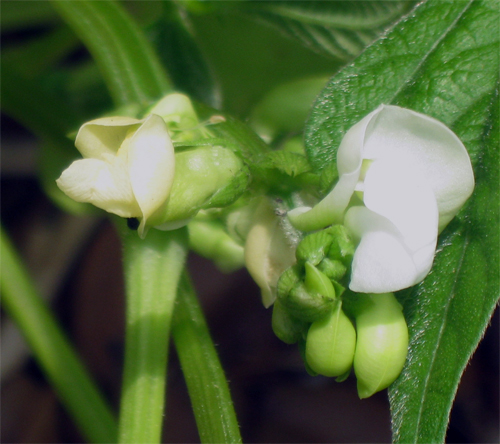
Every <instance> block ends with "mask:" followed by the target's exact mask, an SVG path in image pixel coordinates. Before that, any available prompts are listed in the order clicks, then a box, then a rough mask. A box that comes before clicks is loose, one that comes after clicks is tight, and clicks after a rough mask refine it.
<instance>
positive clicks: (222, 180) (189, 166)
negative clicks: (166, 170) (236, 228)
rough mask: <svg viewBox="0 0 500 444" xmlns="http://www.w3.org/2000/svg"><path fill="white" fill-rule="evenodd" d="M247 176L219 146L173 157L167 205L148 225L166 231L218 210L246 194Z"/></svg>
mask: <svg viewBox="0 0 500 444" xmlns="http://www.w3.org/2000/svg"><path fill="white" fill-rule="evenodd" d="M248 182H249V174H248V170H247V168H246V166H245V165H244V164H243V162H242V161H241V160H240V158H239V157H238V156H237V155H236V154H234V153H233V152H232V151H231V150H229V149H227V148H223V147H220V146H202V147H196V148H194V149H188V150H183V151H180V152H176V153H175V178H174V183H173V185H172V190H171V192H170V196H169V198H168V200H167V201H166V203H165V204H164V205H163V206H162V207H161V208H159V209H158V210H157V211H156V213H154V214H153V215H152V216H151V218H150V220H149V224H150V225H152V226H156V227H157V228H160V229H162V228H164V229H169V225H170V224H172V223H176V222H178V221H187V220H189V219H190V218H192V217H193V216H195V215H196V213H198V211H199V210H200V209H208V208H221V207H225V206H228V205H230V204H231V203H233V202H234V201H235V200H236V199H237V198H238V197H239V196H240V195H241V194H243V192H244V191H245V190H246V188H247V185H248Z"/></svg>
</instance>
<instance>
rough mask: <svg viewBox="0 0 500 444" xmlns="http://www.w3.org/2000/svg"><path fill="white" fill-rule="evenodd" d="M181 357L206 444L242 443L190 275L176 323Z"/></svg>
mask: <svg viewBox="0 0 500 444" xmlns="http://www.w3.org/2000/svg"><path fill="white" fill-rule="evenodd" d="M172 336H173V338H174V343H175V347H176V349H177V354H178V355H179V359H180V362H181V366H182V371H183V373H184V378H185V379H186V383H187V387H188V390H189V396H190V398H191V403H192V405H193V410H194V414H195V418H196V424H197V426H198V433H199V434H200V438H201V442H202V443H240V442H241V436H240V431H239V427H238V421H237V419H236V414H235V412H234V408H233V403H232V401H231V395H230V393H229V387H228V383H227V380H226V378H225V376H224V372H223V370H222V367H221V364H220V361H219V358H218V357H217V352H216V351H215V347H214V344H213V342H212V339H211V338H210V333H209V332H208V328H207V324H206V322H205V319H204V317H203V312H202V310H201V307H200V305H199V302H198V299H197V297H196V294H195V291H194V289H193V286H192V285H191V282H190V280H189V277H188V275H187V273H186V272H185V273H184V274H183V276H182V279H181V283H180V286H179V294H178V302H177V305H176V307H175V312H174V319H173V323H172Z"/></svg>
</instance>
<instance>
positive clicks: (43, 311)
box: [0, 229, 117, 443]
mask: <svg viewBox="0 0 500 444" xmlns="http://www.w3.org/2000/svg"><path fill="white" fill-rule="evenodd" d="M0 253H1V257H2V273H1V277H0V285H1V290H2V306H3V308H4V309H5V310H6V311H7V313H8V314H9V316H11V317H12V318H13V319H14V321H15V322H16V323H17V325H18V326H19V328H20V329H21V331H22V332H23V334H24V336H25V338H26V340H27V342H28V344H29V346H30V348H31V350H32V351H33V354H34V355H35V358H36V359H37V360H38V362H39V364H40V366H41V368H42V370H43V371H44V373H45V375H46V376H47V378H48V379H49V380H50V382H51V384H52V385H53V387H54V388H55V390H56V391H57V393H58V394H59V396H60V398H61V401H62V402H63V404H64V406H65V407H66V408H67V409H68V411H69V412H70V414H71V415H72V417H73V419H74V420H75V423H76V424H77V425H78V427H79V428H80V430H81V432H82V433H83V435H84V436H85V437H86V439H88V440H89V441H91V442H96V443H98V442H106V443H109V442H116V436H117V430H116V423H115V419H114V417H113V414H112V412H111V410H110V408H109V406H108V405H107V403H106V401H105V400H104V399H103V398H102V396H101V394H100V393H99V390H98V389H97V387H96V386H95V383H94V382H93V381H92V379H91V377H90V375H89V374H88V372H87V370H86V369H85V368H84V366H83V365H82V363H81V361H80V360H79V358H78V356H77V354H76V352H75V350H74V349H73V348H72V346H71V345H70V343H69V341H68V339H67V338H66V336H65V335H64V333H63V331H62V329H61V327H60V326H59V325H58V323H57V321H56V319H55V318H54V316H53V315H52V313H51V312H50V310H49V308H48V307H47V306H46V305H45V303H44V302H43V300H42V299H41V298H40V296H39V294H38V292H37V290H36V289H35V287H34V286H33V284H32V283H31V280H30V278H29V276H28V273H27V271H26V270H25V269H24V267H23V264H22V262H21V259H20V258H19V257H18V255H17V253H16V252H15V250H14V248H13V246H12V245H11V243H10V242H9V239H8V237H7V236H6V235H5V233H4V232H3V230H1V229H0Z"/></svg>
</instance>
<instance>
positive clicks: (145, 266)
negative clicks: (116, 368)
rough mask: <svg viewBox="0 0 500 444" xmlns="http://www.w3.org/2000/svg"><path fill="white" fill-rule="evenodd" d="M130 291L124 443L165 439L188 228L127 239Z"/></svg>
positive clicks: (131, 235) (121, 429)
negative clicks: (169, 373) (172, 345)
mask: <svg viewBox="0 0 500 444" xmlns="http://www.w3.org/2000/svg"><path fill="white" fill-rule="evenodd" d="M123 243H124V260H125V265H124V266H125V279H126V292H127V311H126V334H125V369H124V376H123V391H122V399H121V411H120V424H119V442H120V443H133V444H140V443H159V442H160V438H161V429H162V423H163V410H164V405H165V382H166V370H167V357H168V340H169V333H170V322H171V319H172V313H173V310H174V302H175V296H176V293H177V286H178V283H179V278H180V274H181V271H182V269H183V266H184V261H185V257H186V253H187V234H186V230H185V229H181V230H176V231H168V232H162V231H159V230H151V231H150V232H149V233H148V235H147V237H146V239H144V240H141V239H140V238H139V236H137V233H135V232H130V233H128V234H126V235H124V237H123Z"/></svg>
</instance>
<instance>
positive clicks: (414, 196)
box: [289, 105, 474, 293]
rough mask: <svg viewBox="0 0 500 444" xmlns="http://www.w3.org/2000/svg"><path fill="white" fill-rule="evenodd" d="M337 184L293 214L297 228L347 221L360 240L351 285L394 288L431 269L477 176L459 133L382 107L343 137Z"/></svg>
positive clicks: (410, 113)
mask: <svg viewBox="0 0 500 444" xmlns="http://www.w3.org/2000/svg"><path fill="white" fill-rule="evenodd" d="M337 166H338V171H339V181H338V183H337V185H336V186H335V187H334V189H333V190H332V191H331V192H330V194H328V195H327V196H326V197H325V198H324V199H323V200H322V201H321V202H320V203H319V204H318V205H317V206H316V207H314V208H313V209H312V210H310V209H309V208H298V209H296V210H293V211H291V212H290V213H289V217H290V220H291V222H292V223H293V224H294V225H295V226H296V227H297V228H299V229H302V230H305V231H310V230H315V229H319V228H323V227H324V226H326V225H329V224H332V223H342V222H344V224H345V225H346V226H347V227H348V228H349V229H350V230H351V231H352V232H353V233H354V235H355V236H356V237H357V238H358V239H359V245H358V247H357V249H356V252H355V254H354V259H353V264H352V275H351V283H350V286H349V287H350V288H351V290H353V291H357V292H362V293H385V292H392V291H397V290H400V289H403V288H406V287H410V286H412V285H415V284H417V283H418V282H420V281H422V280H423V279H424V278H425V276H426V275H427V273H428V272H429V271H430V269H431V266H432V262H433V259H434V253H435V250H436V241H437V235H438V233H439V232H440V231H441V230H442V229H443V228H444V227H445V226H446V225H447V224H448V222H450V220H451V219H452V218H453V217H454V216H455V214H456V213H457V212H458V211H459V209H460V208H461V207H462V205H463V204H464V203H465V201H466V200H467V199H468V198H469V196H470V195H471V194H472V191H473V188H474V175H473V171H472V166H471V162H470V158H469V155H468V153H467V150H466V149H465V147H464V145H463V144H462V142H461V141H460V140H459V139H458V137H457V136H456V135H455V134H454V133H453V132H452V131H451V130H450V129H448V128H447V127H446V126H445V125H444V124H442V123H441V122H439V121H437V120H435V119H433V118H431V117H428V116H425V115H423V114H419V113H416V112H414V111H410V110H407V109H404V108H399V107H397V106H388V105H382V106H380V107H379V108H378V109H376V110H375V111H373V112H372V113H370V114H369V115H368V116H366V117H365V118H364V119H362V120H361V121H360V122H358V123H357V124H356V125H354V126H353V127H352V128H351V129H350V130H349V131H348V132H347V133H346V134H345V136H344V138H343V140H342V142H341V144H340V147H339V150H338V154H337Z"/></svg>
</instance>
